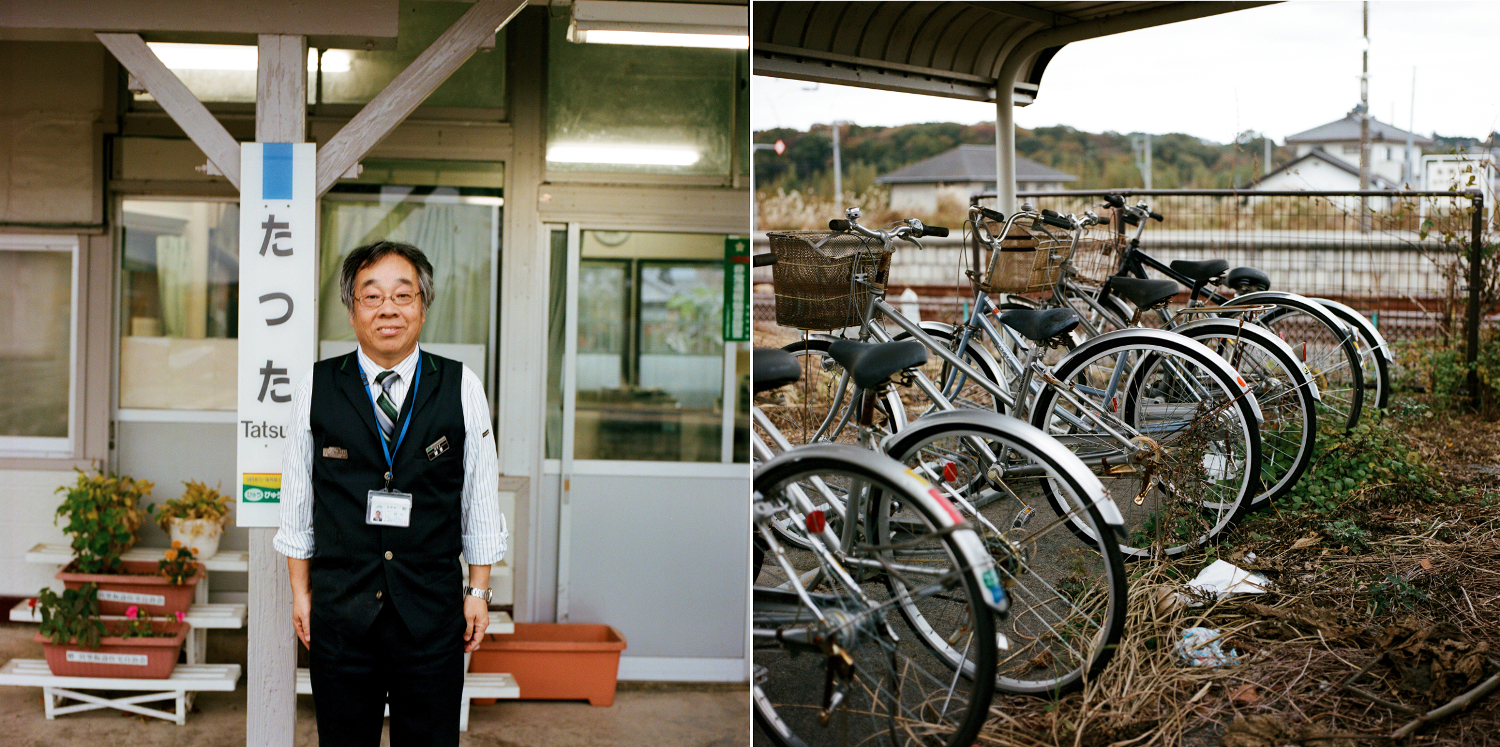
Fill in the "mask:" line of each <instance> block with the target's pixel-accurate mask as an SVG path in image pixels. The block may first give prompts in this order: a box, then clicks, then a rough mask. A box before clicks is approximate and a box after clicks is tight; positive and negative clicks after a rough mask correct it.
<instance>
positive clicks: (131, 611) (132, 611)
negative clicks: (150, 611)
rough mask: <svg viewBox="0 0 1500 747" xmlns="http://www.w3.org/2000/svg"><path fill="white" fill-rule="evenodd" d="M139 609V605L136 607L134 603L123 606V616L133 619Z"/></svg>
mask: <svg viewBox="0 0 1500 747" xmlns="http://www.w3.org/2000/svg"><path fill="white" fill-rule="evenodd" d="M140 611H141V610H140V608H139V607H136V606H135V605H133V604H132V605H130V606H129V607H126V608H125V616H126V617H128V618H130V619H132V620H134V619H135V616H136V615H137V614H139V613H140Z"/></svg>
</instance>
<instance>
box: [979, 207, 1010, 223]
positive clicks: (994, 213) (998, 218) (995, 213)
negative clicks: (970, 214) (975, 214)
mask: <svg viewBox="0 0 1500 747" xmlns="http://www.w3.org/2000/svg"><path fill="white" fill-rule="evenodd" d="M974 207H975V208H977V209H978V210H979V214H980V215H983V216H984V217H986V218H989V219H990V220H992V221H994V222H996V223H1004V222H1005V213H1002V212H1000V211H999V210H991V209H989V208H987V207H984V206H981V205H975V206H974Z"/></svg>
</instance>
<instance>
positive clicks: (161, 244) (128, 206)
mask: <svg viewBox="0 0 1500 747" xmlns="http://www.w3.org/2000/svg"><path fill="white" fill-rule="evenodd" d="M239 222H240V221H239V205H237V204H235V203H231V202H188V201H168V200H126V201H125V203H124V214H123V215H122V216H121V225H122V226H123V236H122V243H123V244H124V251H123V253H122V258H121V267H120V274H121V281H122V282H121V287H122V292H121V313H120V324H121V329H120V406H121V407H125V408H146V409H181V410H233V409H235V408H236V407H237V404H238V403H237V402H236V396H237V395H236V392H237V389H238V377H237V374H236V371H235V365H236V363H237V361H238V354H239V349H238V344H237V343H236V342H235V338H237V337H238V336H239V329H238V326H239V275H240V267H239Z"/></svg>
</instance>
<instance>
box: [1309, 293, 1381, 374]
mask: <svg viewBox="0 0 1500 747" xmlns="http://www.w3.org/2000/svg"><path fill="white" fill-rule="evenodd" d="M1312 300H1313V301H1316V302H1317V303H1320V304H1323V305H1324V306H1327V307H1328V308H1329V309H1332V310H1333V315H1334V316H1336V317H1338V318H1339V319H1341V320H1343V321H1344V323H1346V324H1353V325H1357V326H1358V327H1359V328H1360V329H1361V330H1364V333H1365V336H1366V337H1368V338H1369V339H1372V340H1374V341H1375V350H1376V351H1378V352H1379V353H1380V357H1382V358H1384V359H1385V361H1386V363H1394V362H1395V361H1396V356H1395V355H1394V354H1392V353H1391V346H1390V345H1387V344H1386V342H1385V336H1384V335H1382V334H1380V330H1379V329H1377V328H1376V327H1375V325H1374V324H1373V323H1372V322H1371V321H1370V320H1369V319H1368V318H1366V317H1365V315H1364V314H1361V313H1359V312H1358V311H1355V310H1354V309H1352V308H1350V307H1348V306H1345V305H1344V304H1341V303H1339V302H1338V301H1330V300H1328V299H1326V298H1314V299H1312Z"/></svg>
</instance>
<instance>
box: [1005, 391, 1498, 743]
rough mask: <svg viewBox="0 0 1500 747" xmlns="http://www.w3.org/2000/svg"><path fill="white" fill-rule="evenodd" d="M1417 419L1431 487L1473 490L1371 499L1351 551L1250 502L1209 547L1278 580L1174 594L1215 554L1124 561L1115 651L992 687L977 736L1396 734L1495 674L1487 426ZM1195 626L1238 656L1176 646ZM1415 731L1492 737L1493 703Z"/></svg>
mask: <svg viewBox="0 0 1500 747" xmlns="http://www.w3.org/2000/svg"><path fill="white" fill-rule="evenodd" d="M1420 428H1421V430H1420V432H1419V433H1417V434H1416V438H1417V439H1418V440H1420V441H1421V442H1423V443H1425V444H1427V445H1428V446H1429V448H1428V449H1426V450H1427V451H1428V452H1429V457H1430V458H1432V459H1433V460H1434V461H1435V462H1436V464H1435V466H1437V467H1439V468H1440V469H1441V470H1442V472H1443V477H1442V480H1443V486H1442V488H1441V489H1440V493H1442V494H1444V495H1453V494H1458V491H1460V490H1462V489H1463V488H1466V487H1468V488H1472V489H1474V491H1473V492H1474V496H1473V497H1471V498H1467V499H1464V500H1462V501H1461V502H1458V503H1424V502H1417V503H1405V504H1403V503H1395V504H1381V505H1379V506H1378V507H1372V508H1370V509H1369V510H1368V511H1367V512H1366V519H1365V520H1364V521H1361V522H1360V525H1361V526H1362V527H1363V529H1364V530H1365V532H1367V542H1368V546H1367V547H1366V548H1365V549H1360V550H1355V549H1353V548H1351V547H1349V546H1347V545H1344V544H1341V543H1339V542H1338V541H1337V540H1336V539H1335V537H1334V536H1332V535H1330V534H1329V533H1328V532H1326V531H1320V530H1319V528H1318V527H1317V526H1315V525H1313V523H1312V522H1308V521H1307V519H1306V518H1305V517H1304V518H1303V519H1300V520H1294V519H1291V518H1289V517H1287V516H1280V517H1278V516H1276V515H1270V516H1266V517H1262V518H1258V519H1257V520H1255V521H1252V522H1249V523H1248V524H1247V525H1246V527H1245V528H1242V529H1240V530H1239V531H1238V532H1237V533H1236V534H1235V536H1232V537H1230V538H1229V540H1228V541H1227V542H1226V544H1225V546H1224V547H1222V548H1219V549H1218V550H1217V552H1220V553H1223V554H1224V555H1225V559H1228V560H1230V561H1231V562H1236V563H1237V564H1239V565H1241V566H1242V567H1245V568H1250V569H1254V570H1257V571H1259V572H1261V573H1263V574H1265V575H1266V576H1268V577H1269V578H1270V579H1271V580H1272V582H1273V583H1274V585H1275V591H1273V592H1272V593H1267V594H1257V595H1244V596H1239V597H1234V598H1231V599H1228V600H1225V601H1220V602H1210V603H1209V604H1207V605H1206V606H1204V607H1201V608H1196V609H1193V608H1185V607H1182V606H1181V605H1180V604H1176V603H1174V602H1173V601H1172V600H1173V599H1174V598H1175V597H1174V594H1173V592H1175V591H1176V590H1178V589H1180V588H1181V585H1182V583H1183V582H1184V581H1185V580H1187V579H1190V578H1191V577H1193V576H1195V575H1196V574H1197V572H1198V570H1199V569H1201V568H1202V567H1203V566H1204V565H1206V564H1207V563H1208V562H1210V561H1211V560H1212V556H1211V555H1207V554H1201V553H1200V554H1198V555H1196V556H1193V557H1187V558H1182V559H1178V560H1176V561H1172V562H1163V563H1141V564H1137V565H1135V566H1132V582H1131V593H1130V608H1129V623H1128V626H1127V628H1126V630H1125V635H1124V638H1123V640H1122V642H1121V646H1120V649H1119V651H1118V653H1117V655H1116V656H1115V659H1114V661H1113V662H1112V663H1111V664H1110V666H1109V667H1108V668H1107V669H1106V670H1105V671H1104V672H1103V673H1102V674H1101V675H1100V676H1099V677H1098V678H1097V679H1095V680H1094V681H1092V682H1090V683H1088V685H1087V687H1086V688H1085V689H1084V690H1083V691H1082V692H1079V693H1074V694H1071V695H1068V696H1065V697H1064V698H1062V699H1061V700H1057V701H1048V700H1039V699H1035V698H1024V697H1008V696H1007V697H999V698H997V699H996V702H995V705H994V707H993V708H992V709H991V719H990V721H989V723H988V725H987V726H986V730H985V732H984V734H983V735H982V738H981V740H980V743H981V744H987V745H1000V746H1004V747H1041V746H1043V745H1048V746H1050V745H1076V746H1078V747H1085V746H1087V747H1095V746H1098V747H1102V746H1103V745H1121V746H1124V745H1167V746H1172V745H1189V746H1192V747H1197V746H1200V745H1201V746H1207V745H1225V747H1280V746H1281V745H1319V746H1323V745H1332V746H1334V747H1353V746H1354V745H1364V744H1393V743H1406V742H1402V741H1400V740H1392V739H1391V738H1390V735H1391V734H1392V733H1393V732H1395V731H1396V730H1397V729H1398V728H1400V727H1402V726H1403V725H1405V724H1407V723H1409V722H1411V721H1413V720H1414V719H1415V718H1416V714H1419V713H1424V712H1427V711H1428V710H1430V709H1432V708H1436V707H1438V706H1440V705H1442V704H1444V703H1446V702H1448V701H1449V700H1450V699H1451V698H1453V697H1454V696H1456V695H1459V694H1460V693H1463V692H1464V691H1466V690H1469V689H1470V688H1472V687H1473V686H1474V685H1475V684H1477V683H1479V682H1480V681H1482V680H1484V679H1485V678H1487V677H1489V676H1490V675H1492V674H1494V673H1495V671H1496V669H1497V666H1496V664H1495V662H1494V661H1493V659H1492V657H1495V652H1497V651H1500V505H1494V504H1500V479H1497V476H1496V472H1497V470H1495V469H1494V467H1495V465H1496V462H1497V457H1500V428H1497V427H1496V426H1495V425H1494V424H1489V423H1483V422H1480V421H1477V420H1474V419H1468V418H1463V419H1453V418H1434V419H1431V420H1429V421H1427V422H1426V423H1425V424H1422V425H1421V426H1420ZM1299 539H1301V540H1303V541H1302V542H1298V541H1297V540H1299ZM1294 547H1295V548H1296V549H1293V548H1294ZM1249 552H1255V553H1256V557H1255V560H1254V561H1253V562H1248V561H1247V560H1246V555H1247V553H1249ZM1392 578H1401V579H1406V582H1405V585H1404V586H1403V585H1402V584H1399V583H1396V584H1392V583H1390V580H1391V579H1392ZM1423 597H1425V598H1423ZM1403 603H1410V605H1411V606H1410V607H1407V606H1404V605H1403ZM1194 626H1202V627H1207V628H1214V629H1218V630H1219V631H1221V633H1222V636H1223V639H1224V647H1225V649H1226V650H1227V649H1229V648H1234V649H1237V650H1238V651H1239V652H1240V653H1241V654H1242V655H1243V656H1244V663H1242V664H1239V665H1232V666H1223V667H1215V668H1201V667H1188V666H1184V665H1181V664H1178V663H1176V661H1175V660H1174V657H1173V655H1172V653H1171V646H1172V643H1173V642H1175V641H1176V640H1177V639H1178V638H1179V637H1180V634H1181V631H1182V630H1183V629H1185V628H1188V627H1194ZM1367 666H1368V669H1367V670H1366V671H1364V672H1361V670H1362V669H1365V668H1366V667H1367ZM1356 674H1358V675H1359V676H1358V677H1357V678H1354V679H1353V681H1352V682H1351V683H1350V684H1351V685H1352V689H1351V688H1350V687H1344V685H1345V683H1346V681H1349V680H1351V677H1353V676H1354V675H1356ZM1410 743H1413V744H1424V745H1427V744H1434V745H1489V744H1500V709H1497V708H1495V700H1494V697H1493V696H1491V697H1490V699H1488V700H1483V699H1482V700H1481V701H1480V702H1479V704H1478V706H1477V707H1470V708H1468V710H1466V711H1463V712H1461V713H1458V714H1456V715H1453V716H1451V717H1448V718H1445V719H1443V720H1440V721H1436V722H1434V723H1432V724H1429V725H1427V726H1425V728H1422V729H1419V730H1416V734H1415V737H1414V739H1413V741H1411V742H1410Z"/></svg>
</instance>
